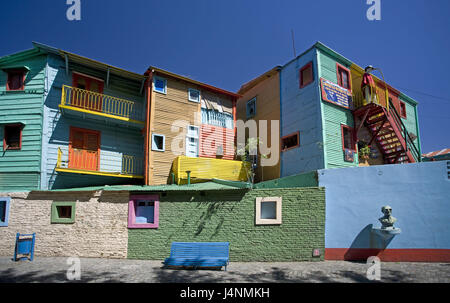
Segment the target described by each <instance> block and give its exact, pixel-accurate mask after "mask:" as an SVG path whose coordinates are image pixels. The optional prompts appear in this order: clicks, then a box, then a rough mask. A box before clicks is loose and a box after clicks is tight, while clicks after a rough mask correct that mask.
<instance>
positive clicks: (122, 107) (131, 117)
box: [59, 85, 144, 124]
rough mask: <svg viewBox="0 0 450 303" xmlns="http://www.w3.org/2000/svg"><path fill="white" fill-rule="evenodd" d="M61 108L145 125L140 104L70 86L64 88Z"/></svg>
mask: <svg viewBox="0 0 450 303" xmlns="http://www.w3.org/2000/svg"><path fill="white" fill-rule="evenodd" d="M59 107H61V108H68V109H72V110H76V111H80V112H85V113H90V114H93V115H99V116H105V117H109V118H114V119H119V120H123V121H129V122H135V123H139V124H144V122H143V119H142V113H143V110H142V107H141V106H140V104H137V103H136V102H133V101H129V100H125V99H121V98H117V97H113V96H108V95H104V94H100V93H96V92H92V91H88V90H84V89H80V88H76V87H71V86H68V85H64V86H63V88H62V95H61V104H60V105H59Z"/></svg>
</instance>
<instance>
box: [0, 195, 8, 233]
mask: <svg viewBox="0 0 450 303" xmlns="http://www.w3.org/2000/svg"><path fill="white" fill-rule="evenodd" d="M10 199H11V198H9V197H0V227H6V226H8V221H9V202H10Z"/></svg>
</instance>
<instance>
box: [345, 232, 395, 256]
mask: <svg viewBox="0 0 450 303" xmlns="http://www.w3.org/2000/svg"><path fill="white" fill-rule="evenodd" d="M393 238H394V237H393V236H391V237H389V238H387V239H383V238H381V237H380V236H378V235H377V234H375V233H374V232H373V224H368V225H366V226H365V227H364V228H363V229H362V230H361V231H360V232H359V234H358V235H357V236H356V238H355V239H354V240H353V242H352V244H351V245H350V248H349V249H348V250H347V251H346V252H345V255H344V260H345V261H365V260H367V258H369V257H370V256H377V255H378V254H379V253H380V252H382V251H383V250H384V249H386V248H387V246H388V245H389V243H390V242H391V241H392V239H393Z"/></svg>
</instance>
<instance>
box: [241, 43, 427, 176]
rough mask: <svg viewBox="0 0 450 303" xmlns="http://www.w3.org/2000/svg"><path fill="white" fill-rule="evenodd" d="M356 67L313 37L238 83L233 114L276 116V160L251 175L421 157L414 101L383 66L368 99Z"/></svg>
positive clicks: (402, 160)
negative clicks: (286, 58) (388, 80)
mask: <svg viewBox="0 0 450 303" xmlns="http://www.w3.org/2000/svg"><path fill="white" fill-rule="evenodd" d="M363 75H364V69H363V68H361V67H360V66H358V65H357V64H355V63H353V62H352V61H350V60H348V59H347V58H345V57H343V56H342V55H340V54H338V53H337V52H335V51H333V50H332V49H330V48H329V47H327V46H325V45H323V44H322V43H320V42H317V43H316V44H314V45H313V46H312V47H311V48H310V49H308V50H306V51H305V52H303V53H302V54H301V55H299V56H297V57H296V58H295V59H293V60H291V61H290V62H288V63H287V64H285V65H283V66H282V67H275V68H274V69H272V70H270V71H269V72H267V73H265V74H263V75H262V76H260V77H257V78H256V79H254V80H252V81H250V82H249V83H247V84H245V85H243V86H242V87H241V89H240V90H239V93H240V94H241V95H242V98H239V100H238V105H237V108H238V119H244V120H249V119H256V120H260V119H276V120H279V121H280V134H279V136H280V138H281V139H280V142H279V146H280V150H281V155H280V163H279V164H278V165H277V166H276V167H261V168H259V169H258V170H257V179H258V180H260V181H263V180H268V179H269V178H274V177H278V176H279V177H285V176H289V175H295V174H299V173H303V172H308V171H312V170H316V169H326V168H340V167H352V166H366V165H377V164H393V163H413V162H419V161H421V157H420V154H421V153H420V151H421V148H420V135H419V124H418V119H417V102H416V101H415V100H413V99H412V98H410V97H408V96H406V95H405V94H403V93H402V92H400V91H398V90H396V89H395V88H393V87H392V86H390V85H389V84H385V82H384V80H383V75H382V74H381V77H380V78H378V77H376V76H374V75H373V76H372V78H373V85H372V86H371V92H373V94H376V96H377V97H376V99H375V98H373V99H372V100H369V101H371V102H368V100H366V98H364V94H363V92H362V89H361V82H362V79H363ZM277 79H278V80H279V81H277ZM278 112H279V115H278V116H277V114H278ZM266 113H269V114H266ZM258 136H260V135H259V134H258ZM278 166H279V169H278ZM262 171H264V173H261V172H262ZM265 171H270V173H265ZM264 176H265V177H264Z"/></svg>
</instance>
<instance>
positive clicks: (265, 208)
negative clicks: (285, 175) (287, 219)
mask: <svg viewBox="0 0 450 303" xmlns="http://www.w3.org/2000/svg"><path fill="white" fill-rule="evenodd" d="M281 201H282V198H281V197H265V198H262V197H258V198H256V220H255V223H256V225H272V224H281V221H282V220H281Z"/></svg>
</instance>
